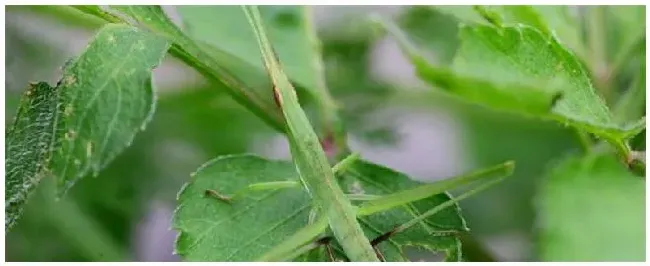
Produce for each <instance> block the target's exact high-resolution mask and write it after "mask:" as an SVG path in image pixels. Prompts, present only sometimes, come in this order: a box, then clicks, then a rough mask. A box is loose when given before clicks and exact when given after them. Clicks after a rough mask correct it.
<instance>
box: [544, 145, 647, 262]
mask: <svg viewBox="0 0 650 266" xmlns="http://www.w3.org/2000/svg"><path fill="white" fill-rule="evenodd" d="M538 201H539V203H540V210H539V211H540V213H539V219H540V229H539V230H540V231H539V237H540V242H539V250H540V252H541V253H540V255H541V258H542V259H543V260H546V261H644V260H645V235H646V234H645V211H646V210H645V180H644V179H642V178H639V177H638V176H635V175H633V174H632V173H630V172H629V171H628V170H627V169H626V167H625V166H623V165H622V164H621V163H620V162H619V161H618V160H617V158H615V157H614V156H610V155H588V156H586V157H583V158H575V157H574V158H569V159H568V160H566V161H564V162H562V163H561V164H559V165H558V166H557V167H556V168H554V169H553V170H552V171H551V172H550V173H549V174H548V176H547V177H546V179H545V180H544V183H543V186H542V189H541V191H540V194H539V199H538Z"/></svg>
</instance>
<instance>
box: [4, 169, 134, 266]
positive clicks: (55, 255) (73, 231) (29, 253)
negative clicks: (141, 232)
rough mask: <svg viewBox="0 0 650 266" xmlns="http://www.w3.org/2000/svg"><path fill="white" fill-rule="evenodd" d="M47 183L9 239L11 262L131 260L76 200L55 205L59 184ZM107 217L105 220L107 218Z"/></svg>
mask: <svg viewBox="0 0 650 266" xmlns="http://www.w3.org/2000/svg"><path fill="white" fill-rule="evenodd" d="M54 181H55V180H53V179H45V180H44V181H43V182H42V184H41V185H40V186H39V187H38V188H37V189H36V190H35V193H34V196H33V197H32V199H31V200H30V201H29V203H28V204H27V208H26V209H25V213H24V217H23V218H21V221H20V223H18V224H17V225H16V226H15V227H14V228H13V229H12V230H11V232H9V233H8V234H7V235H6V238H7V243H11V245H7V261H122V260H128V259H129V258H128V257H127V256H128V254H127V252H126V250H124V246H121V245H118V243H117V242H116V241H115V239H114V238H112V236H111V235H110V234H109V232H108V231H107V230H105V228H102V227H101V226H100V225H99V223H98V220H97V218H98V217H91V216H89V215H88V213H87V212H85V211H84V210H83V209H82V208H80V206H79V205H77V203H76V202H75V201H74V200H71V199H69V198H62V199H61V200H59V201H53V200H52V197H54V196H55V194H56V187H55V186H56V184H55V183H54ZM105 215H106V214H104V215H103V216H105Z"/></svg>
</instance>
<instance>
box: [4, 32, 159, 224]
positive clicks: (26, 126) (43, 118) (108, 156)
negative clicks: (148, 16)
mask: <svg viewBox="0 0 650 266" xmlns="http://www.w3.org/2000/svg"><path fill="white" fill-rule="evenodd" d="M166 50H167V43H166V42H165V41H164V40H163V39H161V38H158V37H156V36H154V35H151V34H148V33H145V32H142V31H138V30H136V29H134V28H131V27H128V26H123V25H108V26H105V27H104V28H103V29H102V30H101V31H100V32H99V33H98V34H97V36H96V37H95V39H94V40H93V41H92V42H91V44H90V45H89V46H88V48H87V49H86V51H85V52H84V53H83V54H82V55H81V56H79V58H77V59H76V60H74V61H73V62H71V63H70V64H69V65H67V66H66V67H65V69H64V75H63V77H62V78H61V80H60V82H59V84H58V85H57V86H56V87H55V88H52V87H50V86H49V85H47V84H46V83H38V84H34V85H32V86H31V88H29V89H28V90H27V91H26V92H25V96H24V100H23V101H22V103H21V105H20V107H19V111H18V114H17V115H16V120H15V121H16V122H15V123H14V125H13V126H12V127H11V129H10V130H9V131H8V132H7V146H6V149H7V153H8V156H7V161H6V162H5V166H6V167H7V169H8V173H9V174H8V175H7V178H6V182H5V183H6V184H7V191H8V193H7V194H5V200H6V201H7V204H6V207H5V213H6V215H7V219H6V220H5V228H7V229H8V227H10V226H11V225H13V224H14V223H15V221H16V219H18V217H19V216H20V212H21V210H22V205H23V204H24V203H25V201H26V200H27V197H28V195H29V194H30V192H31V191H32V190H33V189H34V187H35V185H36V184H38V183H39V182H40V181H41V180H42V179H43V178H44V177H46V176H48V175H52V176H54V177H55V178H56V180H57V182H56V183H57V186H58V188H59V194H60V195H61V194H63V193H65V192H66V191H67V190H68V189H69V188H70V187H71V186H72V185H73V184H74V183H75V182H76V181H77V180H78V179H80V178H81V177H83V176H85V175H87V174H89V173H93V174H94V175H97V173H98V172H99V170H100V169H102V168H103V167H105V166H106V164H108V163H109V162H110V161H112V160H113V158H114V157H115V156H116V155H117V154H118V153H120V152H121V151H122V150H123V149H124V148H125V147H126V146H128V145H130V144H131V141H132V140H133V137H134V135H135V133H136V132H138V131H139V130H141V129H142V128H144V126H145V125H146V123H147V122H148V120H149V119H150V117H151V115H152V114H153V110H154V102H153V101H154V96H153V91H152V87H151V70H152V69H153V68H154V67H155V66H156V65H158V64H159V63H160V60H161V57H162V55H163V54H164V53H165V52H166ZM124 56H126V59H125V58H124Z"/></svg>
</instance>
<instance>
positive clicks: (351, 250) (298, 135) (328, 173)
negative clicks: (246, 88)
mask: <svg viewBox="0 0 650 266" xmlns="http://www.w3.org/2000/svg"><path fill="white" fill-rule="evenodd" d="M242 8H243V10H244V13H245V14H246V17H247V18H248V21H249V23H250V24H251V27H252V28H253V31H254V33H255V35H256V37H257V41H258V44H259V46H260V50H261V53H262V57H263V61H264V65H265V66H266V69H267V71H268V73H269V75H270V77H271V80H272V83H273V93H274V97H275V99H276V102H277V104H278V105H279V107H280V108H281V110H282V113H283V116H284V118H285V121H286V128H287V130H286V131H287V137H288V139H289V143H290V148H291V155H292V157H293V160H294V164H295V166H296V168H297V171H298V173H299V176H300V181H301V183H302V184H303V186H304V187H305V189H306V190H307V192H308V193H309V194H310V195H311V197H312V199H313V200H314V207H313V208H314V210H316V216H317V218H316V220H315V221H314V222H312V223H311V224H309V225H308V226H306V227H305V228H303V229H301V230H299V231H298V232H296V234H294V235H293V236H291V237H289V238H288V239H287V240H285V242H284V243H283V244H281V245H279V246H277V247H276V248H274V249H273V250H271V251H270V252H269V253H267V254H265V255H264V256H262V258H261V259H262V260H286V259H291V258H293V257H295V256H296V255H299V254H301V253H302V252H304V251H306V250H309V249H310V248H313V247H314V246H315V245H318V243H311V244H310V243H309V242H310V241H312V240H313V239H314V238H316V237H317V236H318V235H319V234H321V233H322V232H324V231H325V230H326V229H327V226H328V225H329V227H330V229H331V230H332V233H333V235H334V238H335V239H336V240H337V241H338V243H339V244H340V245H341V247H342V249H343V251H344V253H345V254H346V256H347V257H348V258H349V259H350V260H351V261H375V262H378V261H380V258H379V257H378V254H377V253H376V249H375V248H374V247H373V245H372V244H376V243H377V242H380V241H381V240H382V239H387V238H388V237H390V235H391V234H395V233H398V232H400V230H406V229H407V228H409V227H410V226H412V225H414V224H416V223H417V222H418V221H420V220H422V219H424V218H426V217H428V216H430V215H432V214H434V213H436V212H438V211H440V210H442V209H444V208H446V207H448V206H451V205H453V204H455V201H457V200H460V199H462V198H465V197H468V196H469V195H471V194H473V193H475V192H477V191H479V190H482V189H484V188H486V187H487V186H489V185H491V184H493V182H489V183H487V184H486V185H487V186H483V187H482V188H477V189H475V190H473V191H470V192H467V193H465V194H462V195H460V196H459V197H458V198H456V199H455V200H452V201H448V202H446V203H443V204H441V205H439V206H437V207H435V208H433V209H431V210H429V211H427V212H426V213H424V214H422V215H421V216H419V217H416V218H415V219H413V220H412V221H410V222H407V223H405V224H403V225H401V226H399V227H397V228H396V229H395V230H393V231H391V232H392V233H391V232H388V233H387V234H385V235H382V236H381V239H378V240H376V241H373V242H374V243H371V241H369V240H368V239H367V238H366V236H365V234H364V232H363V230H362V229H361V226H360V224H359V222H358V221H357V217H358V216H362V215H369V214H372V213H375V212H379V211H384V210H388V209H390V208H393V207H396V206H399V205H403V204H405V203H409V202H412V201H416V200H420V199H424V198H427V197H429V196H432V195H435V194H438V193H442V192H444V191H445V190H447V189H450V188H453V187H455V186H457V185H459V184H463V183H465V182H469V181H473V180H475V179H476V178H477V177H476V176H474V175H470V176H471V178H470V177H466V178H464V179H463V178H460V179H451V180H445V181H441V182H438V183H433V184H429V185H424V186H422V187H418V188H415V189H412V190H408V191H403V192H398V193H396V194H392V195H388V196H382V197H376V198H373V197H370V199H369V200H367V201H366V202H365V203H364V204H362V205H361V206H359V207H356V208H355V207H354V206H353V205H352V203H351V202H350V199H349V198H348V196H346V195H345V194H344V193H343V190H342V189H341V188H340V186H339V185H338V182H337V180H336V179H335V177H334V171H333V170H332V169H331V168H330V164H329V162H328V160H327V157H326V155H325V153H324V151H323V149H322V147H321V143H320V141H319V139H318V136H317V135H316V133H315V132H314V130H313V128H312V126H311V124H310V123H309V120H308V118H307V116H306V114H305V113H304V111H303V110H302V108H301V107H300V104H299V103H298V97H297V95H296V92H295V89H294V87H293V85H292V84H291V82H290V81H289V79H288V78H287V76H286V75H285V74H284V72H283V71H282V68H281V66H280V62H279V60H278V57H277V54H276V53H275V51H274V50H273V47H272V46H271V43H270V41H269V39H268V37H267V35H266V32H265V29H264V26H263V23H262V19H261V15H260V12H259V10H258V8H257V7H256V6H243V7H242ZM349 160H352V159H349ZM344 162H345V161H344ZM343 167H344V166H338V168H337V167H335V170H336V169H339V170H340V169H341V168H343ZM497 168H498V169H497V170H498V171H504V172H506V173H509V172H511V171H512V168H513V164H512V163H511V162H507V163H505V164H503V165H501V166H499V167H497ZM493 171H494V170H493ZM480 176H482V175H480ZM499 180H501V179H497V180H494V182H496V181H499ZM274 185H277V184H269V183H267V184H257V185H254V186H253V187H250V188H249V189H247V190H256V189H259V188H266V189H269V188H273V187H274ZM282 185H283V187H286V185H287V184H282ZM215 193H216V192H214V191H212V192H208V194H215ZM215 196H219V195H215ZM219 197H221V198H223V199H225V200H232V198H227V197H223V196H219ZM235 197H236V196H235Z"/></svg>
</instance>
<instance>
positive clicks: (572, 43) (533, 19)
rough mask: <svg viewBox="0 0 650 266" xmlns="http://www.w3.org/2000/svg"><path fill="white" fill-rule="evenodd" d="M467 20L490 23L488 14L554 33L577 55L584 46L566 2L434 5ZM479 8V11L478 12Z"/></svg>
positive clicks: (506, 23) (509, 23)
mask: <svg viewBox="0 0 650 266" xmlns="http://www.w3.org/2000/svg"><path fill="white" fill-rule="evenodd" d="M435 8H436V9H439V10H441V11H443V12H444V13H447V14H450V15H453V16H455V17H456V18H458V19H459V20H460V21H461V22H465V23H468V24H475V23H478V24H494V23H492V22H490V21H489V20H488V19H487V18H486V15H488V16H492V19H494V20H497V21H498V22H496V21H495V23H500V25H499V26H517V25H518V24H524V25H528V26H531V27H534V28H536V29H538V30H539V31H541V32H542V33H544V34H545V35H547V36H548V37H550V36H556V37H557V39H559V41H560V42H562V43H564V44H566V45H567V46H568V47H569V48H571V49H572V50H573V52H575V53H576V54H577V55H578V56H579V57H580V58H582V59H584V56H585V55H586V50H585V49H586V47H585V45H584V43H583V40H582V38H581V36H582V34H581V28H580V23H579V20H578V18H577V16H576V15H573V14H572V10H571V9H572V8H574V7H570V6H561V5H556V6H551V5H548V6H544V5H538V6H527V5H526V6H524V5H506V6H435ZM482 12H483V14H481V13H482Z"/></svg>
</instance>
